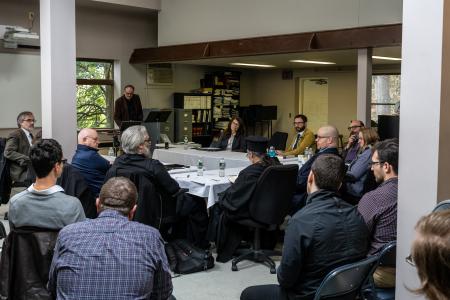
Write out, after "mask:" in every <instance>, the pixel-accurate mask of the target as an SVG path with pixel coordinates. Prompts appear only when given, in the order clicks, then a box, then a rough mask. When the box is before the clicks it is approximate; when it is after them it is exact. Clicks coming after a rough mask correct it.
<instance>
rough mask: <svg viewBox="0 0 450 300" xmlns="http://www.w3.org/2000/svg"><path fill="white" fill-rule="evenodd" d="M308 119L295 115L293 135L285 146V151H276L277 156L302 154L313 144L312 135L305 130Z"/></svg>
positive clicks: (309, 131)
mask: <svg viewBox="0 0 450 300" xmlns="http://www.w3.org/2000/svg"><path fill="white" fill-rule="evenodd" d="M307 122H308V118H307V117H306V116H305V115H296V116H295V117H294V129H295V135H294V136H293V137H292V140H290V142H289V143H288V144H287V146H286V150H285V151H280V150H278V151H277V154H278V155H282V156H288V155H294V156H297V155H299V154H303V152H304V151H305V149H306V148H307V147H311V146H312V145H313V144H314V133H313V132H312V131H311V130H309V129H308V128H306V123H307Z"/></svg>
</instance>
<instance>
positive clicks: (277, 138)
mask: <svg viewBox="0 0 450 300" xmlns="http://www.w3.org/2000/svg"><path fill="white" fill-rule="evenodd" d="M287 139H288V134H287V133H286V132H281V131H277V132H275V133H274V134H272V137H271V138H270V141H269V146H273V147H274V148H275V150H282V151H284V150H285V149H286V141H287Z"/></svg>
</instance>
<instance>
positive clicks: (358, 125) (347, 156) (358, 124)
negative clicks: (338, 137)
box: [342, 120, 364, 164]
mask: <svg viewBox="0 0 450 300" xmlns="http://www.w3.org/2000/svg"><path fill="white" fill-rule="evenodd" d="M362 128H364V123H363V121H360V120H352V121H350V125H349V126H348V130H349V131H350V135H349V137H348V142H347V145H346V146H345V147H344V150H343V151H342V158H344V162H345V163H346V164H349V163H351V162H352V161H353V160H354V159H355V158H356V156H357V155H358V151H359V143H358V136H359V132H360V131H361V129H362Z"/></svg>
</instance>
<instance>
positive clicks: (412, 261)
mask: <svg viewBox="0 0 450 300" xmlns="http://www.w3.org/2000/svg"><path fill="white" fill-rule="evenodd" d="M405 261H406V262H407V263H408V264H409V265H411V266H413V267H415V266H416V264H415V263H414V260H413V258H412V254H410V255H408V256H407V257H406V258H405Z"/></svg>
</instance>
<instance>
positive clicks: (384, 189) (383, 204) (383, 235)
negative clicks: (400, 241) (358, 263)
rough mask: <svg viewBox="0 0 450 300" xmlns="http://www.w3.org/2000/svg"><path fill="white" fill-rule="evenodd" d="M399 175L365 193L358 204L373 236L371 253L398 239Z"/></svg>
mask: <svg viewBox="0 0 450 300" xmlns="http://www.w3.org/2000/svg"><path fill="white" fill-rule="evenodd" d="M397 190H398V179H397V177H395V178H391V179H388V180H386V181H384V182H383V183H382V184H380V186H379V187H378V188H377V189H375V190H373V191H371V192H368V193H367V194H365V195H364V196H363V197H362V198H361V200H360V201H359V204H358V211H359V213H360V214H361V215H362V216H363V218H364V221H365V222H366V225H367V227H368V229H369V233H370V236H371V245H370V250H369V255H372V254H375V253H377V252H378V251H379V250H380V249H381V248H382V247H383V246H384V245H385V244H387V243H389V242H391V241H396V240H397Z"/></svg>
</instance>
